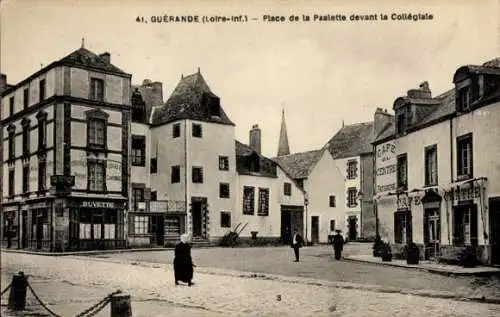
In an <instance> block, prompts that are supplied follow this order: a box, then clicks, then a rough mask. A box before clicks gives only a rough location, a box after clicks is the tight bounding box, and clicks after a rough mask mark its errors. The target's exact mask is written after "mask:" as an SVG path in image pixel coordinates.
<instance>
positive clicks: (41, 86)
mask: <svg viewBox="0 0 500 317" xmlns="http://www.w3.org/2000/svg"><path fill="white" fill-rule="evenodd" d="M46 97H47V82H46V81H45V78H43V79H40V81H39V82H38V100H39V102H42V101H44V100H45V98H46Z"/></svg>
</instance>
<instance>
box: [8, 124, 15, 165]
mask: <svg viewBox="0 0 500 317" xmlns="http://www.w3.org/2000/svg"><path fill="white" fill-rule="evenodd" d="M7 132H8V140H7V142H8V144H7V146H8V153H7V155H8V160H9V161H14V160H15V158H16V127H15V126H14V125H12V124H11V125H9V126H8V127H7Z"/></svg>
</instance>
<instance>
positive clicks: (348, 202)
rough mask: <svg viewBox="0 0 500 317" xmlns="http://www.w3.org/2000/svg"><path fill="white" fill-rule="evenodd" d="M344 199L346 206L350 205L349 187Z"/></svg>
mask: <svg viewBox="0 0 500 317" xmlns="http://www.w3.org/2000/svg"><path fill="white" fill-rule="evenodd" d="M345 201H346V205H347V207H351V202H350V201H349V189H348V190H347V195H346V199H345Z"/></svg>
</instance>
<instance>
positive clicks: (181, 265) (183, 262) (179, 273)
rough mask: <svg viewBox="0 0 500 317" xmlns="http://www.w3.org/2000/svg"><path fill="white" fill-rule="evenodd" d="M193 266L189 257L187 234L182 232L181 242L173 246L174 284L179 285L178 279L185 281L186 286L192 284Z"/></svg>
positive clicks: (189, 246)
mask: <svg viewBox="0 0 500 317" xmlns="http://www.w3.org/2000/svg"><path fill="white" fill-rule="evenodd" d="M193 267H195V265H194V264H193V259H192V258H191V245H190V244H189V235H187V234H182V235H181V242H179V243H178V244H177V245H176V246H175V257H174V275H175V285H179V281H181V282H184V283H187V284H188V286H191V285H193V281H192V280H193Z"/></svg>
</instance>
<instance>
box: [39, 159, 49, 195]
mask: <svg viewBox="0 0 500 317" xmlns="http://www.w3.org/2000/svg"><path fill="white" fill-rule="evenodd" d="M46 185H47V161H46V159H45V158H43V159H39V160H38V191H39V192H41V191H44V190H45V189H46Z"/></svg>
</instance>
